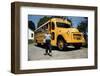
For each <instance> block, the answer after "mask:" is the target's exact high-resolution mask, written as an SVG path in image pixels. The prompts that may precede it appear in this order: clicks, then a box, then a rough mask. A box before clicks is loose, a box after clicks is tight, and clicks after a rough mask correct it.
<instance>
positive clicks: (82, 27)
mask: <svg viewBox="0 0 100 76" xmlns="http://www.w3.org/2000/svg"><path fill="white" fill-rule="evenodd" d="M77 28H78V29H79V31H80V32H84V33H86V32H87V29H88V19H87V17H84V21H81V22H80V24H79V25H78V26H77Z"/></svg>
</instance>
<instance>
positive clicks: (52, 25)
mask: <svg viewBox="0 0 100 76" xmlns="http://www.w3.org/2000/svg"><path fill="white" fill-rule="evenodd" d="M51 28H52V30H54V29H55V24H54V22H51Z"/></svg>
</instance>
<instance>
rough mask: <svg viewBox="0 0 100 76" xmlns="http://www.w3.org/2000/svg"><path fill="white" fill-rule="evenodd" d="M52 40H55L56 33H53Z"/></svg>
mask: <svg viewBox="0 0 100 76" xmlns="http://www.w3.org/2000/svg"><path fill="white" fill-rule="evenodd" d="M51 39H52V40H54V39H55V33H54V32H52V33H51Z"/></svg>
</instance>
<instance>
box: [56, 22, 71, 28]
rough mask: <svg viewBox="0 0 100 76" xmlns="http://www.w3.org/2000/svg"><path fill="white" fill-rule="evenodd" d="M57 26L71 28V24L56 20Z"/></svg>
mask: <svg viewBox="0 0 100 76" xmlns="http://www.w3.org/2000/svg"><path fill="white" fill-rule="evenodd" d="M56 24H57V27H61V28H70V27H71V25H69V24H66V23H61V22H56Z"/></svg>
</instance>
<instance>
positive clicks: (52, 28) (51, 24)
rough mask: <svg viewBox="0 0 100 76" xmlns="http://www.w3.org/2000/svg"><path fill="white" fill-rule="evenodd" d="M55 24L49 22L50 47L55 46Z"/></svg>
mask: <svg viewBox="0 0 100 76" xmlns="http://www.w3.org/2000/svg"><path fill="white" fill-rule="evenodd" d="M55 32H56V31H55V23H54V22H50V33H51V45H53V46H56V38H55V37H56V33H55Z"/></svg>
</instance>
